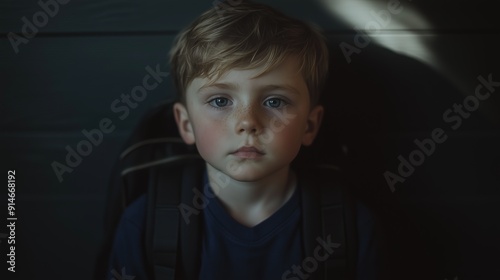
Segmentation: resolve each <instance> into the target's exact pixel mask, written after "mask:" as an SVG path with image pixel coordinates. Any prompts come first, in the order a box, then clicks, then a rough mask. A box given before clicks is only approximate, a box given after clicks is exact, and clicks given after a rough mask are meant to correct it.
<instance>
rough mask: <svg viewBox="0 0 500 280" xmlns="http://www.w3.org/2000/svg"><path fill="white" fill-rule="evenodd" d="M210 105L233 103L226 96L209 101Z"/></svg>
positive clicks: (223, 105) (219, 105)
mask: <svg viewBox="0 0 500 280" xmlns="http://www.w3.org/2000/svg"><path fill="white" fill-rule="evenodd" d="M208 103H209V104H210V105H212V106H214V107H226V106H228V105H231V101H229V99H227V98H225V97H217V98H214V99H212V100H210V101H209V102H208Z"/></svg>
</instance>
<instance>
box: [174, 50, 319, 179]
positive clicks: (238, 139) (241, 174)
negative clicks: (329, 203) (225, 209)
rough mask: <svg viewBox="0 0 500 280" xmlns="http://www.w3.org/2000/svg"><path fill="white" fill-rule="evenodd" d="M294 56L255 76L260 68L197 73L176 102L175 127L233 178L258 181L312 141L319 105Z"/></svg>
mask: <svg viewBox="0 0 500 280" xmlns="http://www.w3.org/2000/svg"><path fill="white" fill-rule="evenodd" d="M298 67H299V65H298V62H297V59H296V58H295V57H289V58H287V59H286V60H285V61H284V62H283V63H282V64H280V65H278V66H277V67H276V68H274V69H273V70H271V71H269V72H267V73H266V74H264V75H261V76H259V77H257V78H253V79H252V77H254V76H255V75H256V74H257V73H258V72H259V71H260V70H261V69H259V68H257V69H251V70H239V69H233V70H230V71H229V72H228V73H226V74H225V75H223V76H221V77H220V79H218V80H217V81H215V82H214V83H213V85H211V86H210V85H209V82H210V81H209V80H208V79H207V78H195V79H194V80H193V81H192V82H191V83H190V84H189V85H188V87H187V90H186V106H183V105H182V104H180V103H177V104H175V106H174V115H175V117H176V121H177V125H178V128H179V132H180V134H181V136H182V138H183V139H184V141H185V142H186V143H187V144H193V143H196V147H197V149H198V151H199V153H200V155H201V156H202V157H203V159H204V160H205V161H206V162H207V164H208V167H209V168H215V169H216V170H219V171H221V172H223V173H224V174H226V175H228V176H229V177H231V178H232V179H234V180H237V181H246V182H250V181H258V180H262V179H265V178H266V177H269V176H270V175H272V174H273V173H275V172H278V171H280V170H282V169H283V168H288V167H289V164H290V163H291V161H292V160H293V159H294V158H295V156H296V155H297V153H298V152H299V149H300V146H301V145H302V144H303V145H310V144H311V143H312V142H313V140H314V137H315V136H316V133H317V131H318V128H319V125H320V123H321V117H322V113H323V108H322V107H321V106H316V107H314V108H312V109H311V108H310V97H309V93H308V89H307V86H306V83H305V81H304V78H303V77H302V75H301V73H300V72H299V71H298V69H299V68H298Z"/></svg>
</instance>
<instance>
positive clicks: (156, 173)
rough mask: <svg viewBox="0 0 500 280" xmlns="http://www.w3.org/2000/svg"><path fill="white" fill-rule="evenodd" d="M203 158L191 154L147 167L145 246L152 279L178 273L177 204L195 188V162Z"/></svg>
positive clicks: (167, 279) (179, 219)
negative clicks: (183, 194)
mask: <svg viewBox="0 0 500 280" xmlns="http://www.w3.org/2000/svg"><path fill="white" fill-rule="evenodd" d="M200 162H201V160H200V158H199V156H192V155H189V156H180V157H179V158H178V159H177V160H175V161H169V162H167V163H164V164H161V165H158V166H152V167H148V169H149V186H148V199H147V200H148V202H147V205H148V209H147V218H146V232H145V248H146V263H147V267H148V273H149V276H150V278H151V279H161V280H174V279H176V275H177V274H178V273H179V272H178V271H176V268H177V267H178V265H179V264H178V263H177V261H178V259H179V257H178V251H179V240H180V239H181V238H180V236H179V232H180V225H181V223H183V221H182V217H181V213H180V212H179V207H178V206H179V204H180V203H181V193H182V190H184V189H189V190H191V189H192V188H193V184H194V182H193V178H195V177H196V175H195V174H192V170H193V168H194V167H193V166H200ZM198 169H199V168H198ZM197 177H201V176H197Z"/></svg>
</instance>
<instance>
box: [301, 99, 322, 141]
mask: <svg viewBox="0 0 500 280" xmlns="http://www.w3.org/2000/svg"><path fill="white" fill-rule="evenodd" d="M323 112H324V109H323V106H321V105H316V106H315V107H314V108H313V109H311V111H310V112H309V116H308V117H307V126H306V131H305V133H304V136H303V137H302V145H304V146H309V145H311V144H312V143H313V141H314V138H316V135H317V134H318V131H319V128H320V126H321V121H322V120H323Z"/></svg>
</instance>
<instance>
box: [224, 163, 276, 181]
mask: <svg viewBox="0 0 500 280" xmlns="http://www.w3.org/2000/svg"><path fill="white" fill-rule="evenodd" d="M215 169H216V170H217V172H221V173H223V174H222V175H223V176H224V175H225V176H227V177H229V178H231V180H234V181H238V182H248V183H250V182H258V181H261V180H263V179H266V178H267V177H269V176H272V174H273V173H276V171H277V170H274V169H276V168H272V167H270V166H266V165H263V164H252V163H250V164H248V163H238V164H228V165H227V166H225V168H223V169H218V168H215ZM278 169H281V168H278Z"/></svg>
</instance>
